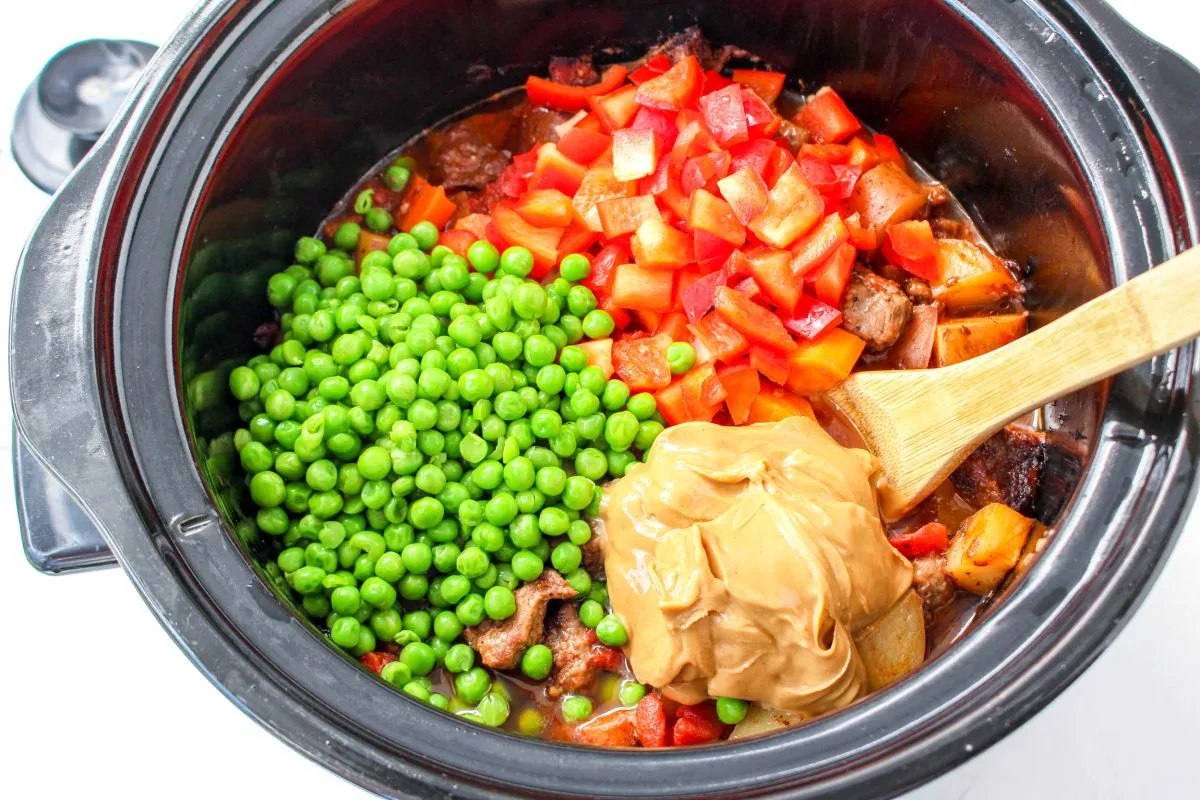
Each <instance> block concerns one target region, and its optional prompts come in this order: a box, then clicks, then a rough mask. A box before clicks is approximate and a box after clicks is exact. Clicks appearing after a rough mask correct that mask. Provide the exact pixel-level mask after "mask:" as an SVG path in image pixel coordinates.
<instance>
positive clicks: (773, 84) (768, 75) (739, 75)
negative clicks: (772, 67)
mask: <svg viewBox="0 0 1200 800" xmlns="http://www.w3.org/2000/svg"><path fill="white" fill-rule="evenodd" d="M733 79H734V81H736V82H737V83H740V84H742V85H743V86H747V87H749V88H750V89H753V90H754V93H755V94H757V95H758V96H759V97H761V98H762V99H763V102H765V103H774V102H775V101H776V100H777V99H778V98H779V94H780V93H781V92H782V91H783V82H784V81H785V80H786V79H787V76H786V75H784V74H783V73H782V72H767V71H766V70H761V69H735V70H734V71H733Z"/></svg>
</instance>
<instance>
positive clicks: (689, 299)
mask: <svg viewBox="0 0 1200 800" xmlns="http://www.w3.org/2000/svg"><path fill="white" fill-rule="evenodd" d="M728 280H729V276H728V275H726V274H725V273H724V272H723V271H721V270H717V271H716V272H710V273H708V274H707V275H701V276H700V277H699V278H696V279H695V280H694V281H692V283H691V285H690V286H688V288H686V289H684V290H683V292H682V293H681V295H680V300H681V301H682V303H683V312H684V313H685V314H686V315H687V318H688V321H690V322H695V321H696V320H698V319H700V318H701V317H703V316H704V315H705V314H707V313H708V310H709V309H710V308H712V307H713V297H714V295H715V294H716V292H717V287H718V286H724V285H725V284H726V282H727V281H728Z"/></svg>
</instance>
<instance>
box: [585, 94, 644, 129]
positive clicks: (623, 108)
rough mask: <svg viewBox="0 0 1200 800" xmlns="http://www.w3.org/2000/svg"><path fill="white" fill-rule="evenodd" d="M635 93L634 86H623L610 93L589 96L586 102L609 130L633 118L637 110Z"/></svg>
mask: <svg viewBox="0 0 1200 800" xmlns="http://www.w3.org/2000/svg"><path fill="white" fill-rule="evenodd" d="M636 95H637V87H636V86H623V87H621V88H620V89H617V90H616V91H615V92H611V93H610V94H606V95H601V96H599V97H589V98H588V101H587V103H588V107H589V108H591V110H592V113H593V114H595V115H596V118H597V119H598V120H600V124H601V125H602V126H603V127H604V129H605V130H607V131H609V132H611V131H615V130H620V129H621V128H624V127H625V126H626V125H628V124H629V122H630V120H632V119H633V115H634V114H636V113H637V110H638V105H637V102H636V101H635V100H634V97H635V96H636Z"/></svg>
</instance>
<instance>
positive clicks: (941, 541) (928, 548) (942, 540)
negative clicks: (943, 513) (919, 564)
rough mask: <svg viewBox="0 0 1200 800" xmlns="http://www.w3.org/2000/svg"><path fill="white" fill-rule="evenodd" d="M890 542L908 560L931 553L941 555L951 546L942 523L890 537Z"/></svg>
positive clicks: (947, 533) (933, 523)
mask: <svg viewBox="0 0 1200 800" xmlns="http://www.w3.org/2000/svg"><path fill="white" fill-rule="evenodd" d="M888 542H890V543H891V545H892V547H894V548H896V549H897V550H899V551H900V555H902V556H904V557H905V558H908V559H914V558H920V557H921V556H924V555H929V554H930V553H940V552H942V551H944V550H945V549H946V548H947V547H949V546H950V536H949V532H948V531H947V530H946V526H945V525H943V524H942V523H940V522H930V523H928V524H926V525H922V526H921V527H919V528H917V529H916V530H915V531H907V532H906V533H898V534H896V535H895V536H889V537H888Z"/></svg>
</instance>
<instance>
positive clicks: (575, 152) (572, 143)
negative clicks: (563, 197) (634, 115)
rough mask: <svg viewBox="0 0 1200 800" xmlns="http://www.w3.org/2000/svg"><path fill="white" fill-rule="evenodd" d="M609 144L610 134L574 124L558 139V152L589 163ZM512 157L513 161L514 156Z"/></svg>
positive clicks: (573, 159)
mask: <svg viewBox="0 0 1200 800" xmlns="http://www.w3.org/2000/svg"><path fill="white" fill-rule="evenodd" d="M611 145H612V137H611V136H606V135H604V134H603V133H600V132H599V131H592V130H587V129H586V128H581V127H579V126H578V125H576V126H575V127H574V128H571V130H569V131H567V134H566V135H565V136H563V137H562V138H561V139H559V140H558V152H560V153H562V154H563V155H564V156H566V157H567V158H569V159H571V160H572V161H574V162H576V163H577V164H591V163H592V162H593V161H595V160H596V159H597V158H599V157H600V156H602V155H604V151H605V150H607V149H608V148H609V147H610V146H611ZM513 159H514V161H515V160H516V156H514V157H513Z"/></svg>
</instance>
